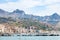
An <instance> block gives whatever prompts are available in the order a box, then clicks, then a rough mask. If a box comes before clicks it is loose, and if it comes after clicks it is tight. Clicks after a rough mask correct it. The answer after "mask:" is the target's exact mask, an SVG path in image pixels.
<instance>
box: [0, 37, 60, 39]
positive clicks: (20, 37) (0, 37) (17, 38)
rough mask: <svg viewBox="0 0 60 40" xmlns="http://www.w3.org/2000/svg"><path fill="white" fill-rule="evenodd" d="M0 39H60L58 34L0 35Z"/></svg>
mask: <svg viewBox="0 0 60 40" xmlns="http://www.w3.org/2000/svg"><path fill="white" fill-rule="evenodd" d="M0 40H60V36H0Z"/></svg>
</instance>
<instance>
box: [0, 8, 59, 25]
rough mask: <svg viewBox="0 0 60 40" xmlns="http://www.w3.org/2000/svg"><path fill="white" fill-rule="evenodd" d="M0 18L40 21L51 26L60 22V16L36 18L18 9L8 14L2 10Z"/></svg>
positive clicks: (55, 14)
mask: <svg viewBox="0 0 60 40" xmlns="http://www.w3.org/2000/svg"><path fill="white" fill-rule="evenodd" d="M0 17H6V18H8V17H12V18H13V19H33V20H38V21H42V22H46V23H50V24H56V23H58V22H59V21H60V15H58V14H57V13H54V14H52V15H50V16H44V17H43V16H34V15H28V14H25V12H24V11H23V10H19V9H16V10H14V11H13V12H7V11H5V10H2V9H0Z"/></svg>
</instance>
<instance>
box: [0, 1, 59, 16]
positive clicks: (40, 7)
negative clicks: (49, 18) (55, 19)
mask: <svg viewBox="0 0 60 40" xmlns="http://www.w3.org/2000/svg"><path fill="white" fill-rule="evenodd" d="M0 9H4V10H6V11H13V10H15V9H20V10H24V11H25V13H26V14H33V15H38V16H45V15H51V14H53V13H55V12H57V13H58V14H59V15H60V0H1V1H0Z"/></svg>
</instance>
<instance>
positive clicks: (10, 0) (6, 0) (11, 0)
mask: <svg viewBox="0 0 60 40" xmlns="http://www.w3.org/2000/svg"><path fill="white" fill-rule="evenodd" d="M17 1H18V0H1V1H0V3H7V2H17Z"/></svg>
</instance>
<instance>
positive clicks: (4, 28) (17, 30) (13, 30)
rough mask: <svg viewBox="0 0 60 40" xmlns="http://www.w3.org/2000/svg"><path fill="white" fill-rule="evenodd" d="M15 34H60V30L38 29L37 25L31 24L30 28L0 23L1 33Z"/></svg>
mask: <svg viewBox="0 0 60 40" xmlns="http://www.w3.org/2000/svg"><path fill="white" fill-rule="evenodd" d="M2 34H3V35H5V34H6V35H8V34H9V35H14V34H19V35H23V36H28V35H29V36H42V35H48V36H49V35H52V36H53V35H60V31H55V30H52V31H47V30H42V29H39V30H37V27H35V26H30V27H28V28H23V27H12V26H10V25H7V24H0V35H2Z"/></svg>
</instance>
